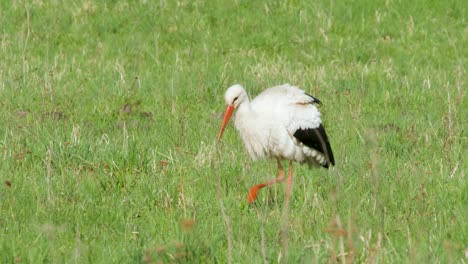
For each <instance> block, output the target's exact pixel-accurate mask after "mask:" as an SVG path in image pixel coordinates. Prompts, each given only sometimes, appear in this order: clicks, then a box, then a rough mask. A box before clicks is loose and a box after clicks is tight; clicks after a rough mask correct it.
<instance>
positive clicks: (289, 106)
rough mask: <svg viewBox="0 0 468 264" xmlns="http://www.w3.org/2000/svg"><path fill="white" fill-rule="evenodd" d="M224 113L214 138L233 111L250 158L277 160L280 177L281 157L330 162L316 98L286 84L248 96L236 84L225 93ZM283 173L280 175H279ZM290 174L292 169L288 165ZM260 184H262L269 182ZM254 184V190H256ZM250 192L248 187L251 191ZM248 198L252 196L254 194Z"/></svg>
mask: <svg viewBox="0 0 468 264" xmlns="http://www.w3.org/2000/svg"><path fill="white" fill-rule="evenodd" d="M224 98H225V101H226V105H227V108H226V114H225V117H224V120H223V125H222V127H221V130H220V133H219V135H218V139H220V138H221V136H222V134H223V131H224V128H225V126H226V124H227V122H228V121H229V118H230V116H231V114H232V112H233V111H234V109H237V111H236V114H235V126H236V128H237V130H238V131H239V134H240V136H241V138H242V141H243V142H244V145H245V147H246V149H247V151H248V153H249V154H250V156H251V157H252V158H253V159H257V158H264V157H267V158H275V159H277V160H278V169H279V171H280V177H278V179H277V180H275V182H278V181H281V180H283V177H284V173H283V168H282V166H281V162H280V161H281V160H289V161H290V167H291V166H292V163H291V162H292V161H296V162H299V163H307V164H309V165H319V166H323V167H327V168H328V166H329V165H330V164H334V159H333V153H332V151H331V147H330V143H329V141H328V138H327V135H326V133H325V129H324V128H323V126H322V120H321V117H320V112H319V110H318V109H317V107H316V106H315V105H314V103H320V101H319V100H317V99H316V98H314V97H313V96H311V95H308V94H306V93H305V92H304V91H303V90H301V89H299V88H297V87H295V86H292V85H290V84H283V85H279V86H275V87H272V88H269V89H267V90H265V91H264V92H262V93H261V94H260V95H258V96H257V97H255V99H253V100H252V101H250V100H249V97H248V95H247V92H246V91H245V89H244V88H243V87H242V86H240V85H238V84H236V85H233V86H231V87H230V88H229V89H228V90H227V91H226V93H225V96H224ZM282 174H283V175H282ZM290 174H291V175H290V177H292V170H291V168H290ZM270 184H272V182H270V183H269V184H268V183H267V184H262V185H264V186H267V185H270ZM264 186H261V187H258V188H256V190H255V195H254V196H256V191H258V189H259V188H262V187H264ZM251 192H252V191H251ZM250 198H253V200H255V197H251V195H250V194H249V201H250Z"/></svg>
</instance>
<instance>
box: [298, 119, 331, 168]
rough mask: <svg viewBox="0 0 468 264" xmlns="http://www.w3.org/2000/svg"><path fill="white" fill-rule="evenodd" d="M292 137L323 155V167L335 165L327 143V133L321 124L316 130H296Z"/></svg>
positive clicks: (328, 142)
mask: <svg viewBox="0 0 468 264" xmlns="http://www.w3.org/2000/svg"><path fill="white" fill-rule="evenodd" d="M294 137H295V138H297V139H298V140H299V141H301V142H302V143H303V144H304V145H306V146H308V147H310V148H313V149H316V150H317V151H320V152H321V153H323V155H324V156H325V159H326V161H327V162H326V164H325V165H323V167H325V168H328V167H329V165H330V164H332V165H335V158H334V157H333V152H332V149H331V146H330V141H328V137H327V133H326V132H325V128H324V127H323V126H322V124H320V126H319V127H317V128H305V129H298V130H296V132H294Z"/></svg>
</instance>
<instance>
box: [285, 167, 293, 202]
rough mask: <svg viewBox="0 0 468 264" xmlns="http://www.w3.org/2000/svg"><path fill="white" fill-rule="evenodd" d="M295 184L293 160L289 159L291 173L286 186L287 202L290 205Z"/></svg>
mask: <svg viewBox="0 0 468 264" xmlns="http://www.w3.org/2000/svg"><path fill="white" fill-rule="evenodd" d="M292 186H293V168H292V160H290V161H289V173H288V181H287V186H286V202H287V203H288V205H289V199H290V198H291V192H292Z"/></svg>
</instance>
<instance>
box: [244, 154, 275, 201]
mask: <svg viewBox="0 0 468 264" xmlns="http://www.w3.org/2000/svg"><path fill="white" fill-rule="evenodd" d="M276 161H277V163H278V174H279V175H278V177H277V178H276V179H274V180H272V181H269V182H265V183H260V184H257V185H255V186H253V187H252V188H251V189H250V191H249V194H248V195H247V202H248V203H252V202H254V201H255V199H256V198H257V193H258V190H260V189H261V188H263V187H266V186H269V185H272V184H275V183H278V182H282V181H283V180H284V169H283V165H281V161H280V160H279V159H277V160H276Z"/></svg>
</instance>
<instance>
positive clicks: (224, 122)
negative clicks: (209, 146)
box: [218, 105, 234, 140]
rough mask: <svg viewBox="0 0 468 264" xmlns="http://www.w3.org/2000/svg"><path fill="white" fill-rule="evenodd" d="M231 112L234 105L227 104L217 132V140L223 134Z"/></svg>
mask: <svg viewBox="0 0 468 264" xmlns="http://www.w3.org/2000/svg"><path fill="white" fill-rule="evenodd" d="M232 112H234V106H233V105H228V106H227V107H226V112H225V113H224V118H223V124H222V125H221V130H220V131H219V134H218V140H220V139H221V136H222V135H223V132H224V128H225V127H226V125H227V123H228V122H229V118H231V115H232Z"/></svg>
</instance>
